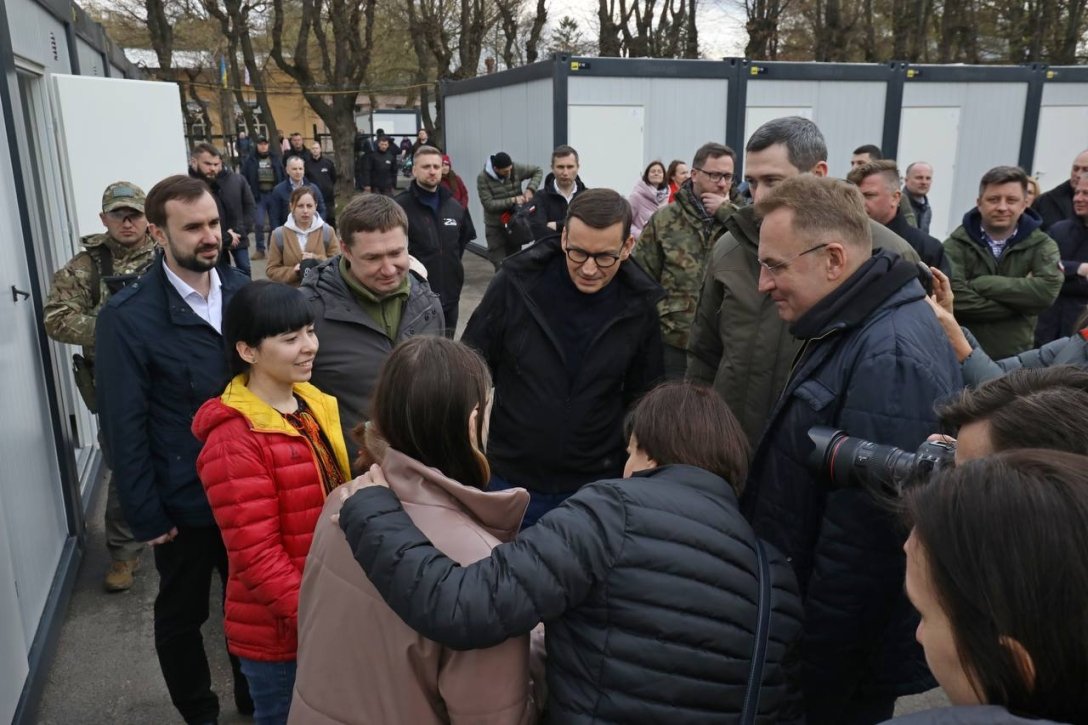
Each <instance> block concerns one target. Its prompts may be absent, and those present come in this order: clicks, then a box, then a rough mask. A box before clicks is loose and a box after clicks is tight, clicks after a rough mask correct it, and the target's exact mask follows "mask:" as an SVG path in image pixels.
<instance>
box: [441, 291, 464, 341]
mask: <svg viewBox="0 0 1088 725" xmlns="http://www.w3.org/2000/svg"><path fill="white" fill-rule="evenodd" d="M460 304H461V301H460V300H454V301H453V302H443V303H442V316H443V317H445V318H446V330H445V334H446V337H448V338H449V339H451V340H452V339H453V337H454V335H456V334H457V311H458V307H459V305H460Z"/></svg>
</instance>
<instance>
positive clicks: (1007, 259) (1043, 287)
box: [944, 214, 1065, 360]
mask: <svg viewBox="0 0 1088 725" xmlns="http://www.w3.org/2000/svg"><path fill="white" fill-rule="evenodd" d="M973 218H977V214H976V216H975V217H973ZM944 251H945V254H946V255H948V260H949V261H950V262H951V263H952V294H953V295H954V300H953V312H954V314H955V315H956V320H957V321H958V322H959V323H960V324H961V325H963V326H964V327H966V328H967V329H969V330H970V331H971V332H972V333H973V334H974V336H975V337H976V338H977V339H978V342H979V345H980V346H981V347H982V349H983V350H984V351H985V352H986V354H987V355H989V356H990V357H991V358H993V359H994V360H1001V359H1003V358H1007V357H1011V356H1013V355H1018V354H1020V353H1022V352H1024V351H1025V350H1030V349H1032V348H1033V347H1035V323H1036V321H1037V319H1038V316H1039V313H1040V312H1043V311H1044V310H1046V309H1047V308H1048V307H1050V305H1052V304H1053V303H1054V300H1055V299H1057V297H1058V293H1059V292H1060V291H1061V288H1062V281H1063V280H1064V279H1065V275H1064V274H1063V272H1062V267H1061V254H1060V252H1059V250H1058V243H1057V242H1055V241H1054V240H1053V239H1051V238H1050V237H1048V236H1047V235H1046V233H1045V232H1043V231H1042V230H1041V229H1035V230H1034V231H1033V232H1031V234H1029V235H1028V236H1027V237H1025V238H1024V239H1021V240H1019V241H1017V242H1015V243H1014V244H1012V245H1011V246H1009V247H1007V248H1006V249H1005V252H1004V254H1002V255H1001V259H1000V260H997V259H994V255H993V253H992V252H991V251H990V249H989V247H986V246H983V244H980V243H979V242H977V241H975V239H973V238H972V237H971V236H970V235H969V234H968V233H967V230H966V229H964V227H963V226H962V225H961V226H959V227H957V228H956V230H955V231H954V232H952V236H950V237H949V238H948V239H947V240H945V243H944Z"/></svg>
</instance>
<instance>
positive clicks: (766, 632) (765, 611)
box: [740, 537, 771, 725]
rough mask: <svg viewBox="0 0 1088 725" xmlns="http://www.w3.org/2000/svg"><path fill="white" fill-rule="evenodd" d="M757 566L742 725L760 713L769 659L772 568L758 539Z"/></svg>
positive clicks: (747, 723) (748, 724)
mask: <svg viewBox="0 0 1088 725" xmlns="http://www.w3.org/2000/svg"><path fill="white" fill-rule="evenodd" d="M756 565H757V567H758V569H757V574H758V577H759V609H758V611H757V613H756V617H757V621H756V637H755V646H754V647H753V648H752V666H751V669H749V671H748V689H747V692H745V694H744V710H743V711H742V712H741V716H740V725H754V723H755V721H756V715H757V714H758V713H759V690H760V686H761V685H762V684H763V665H764V662H765V660H766V659H767V639H768V638H769V637H770V630H771V567H770V564H769V563H768V562H767V552H766V551H765V550H764V548H763V542H762V541H760V540H759V538H758V537H757V538H756Z"/></svg>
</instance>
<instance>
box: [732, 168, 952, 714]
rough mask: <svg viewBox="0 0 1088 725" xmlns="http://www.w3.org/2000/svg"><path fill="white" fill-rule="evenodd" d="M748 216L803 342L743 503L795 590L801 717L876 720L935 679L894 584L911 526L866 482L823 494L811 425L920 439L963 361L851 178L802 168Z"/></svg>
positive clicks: (783, 309) (887, 439) (766, 275)
mask: <svg viewBox="0 0 1088 725" xmlns="http://www.w3.org/2000/svg"><path fill="white" fill-rule="evenodd" d="M745 171H746V172H747V173H750V174H754V173H757V170H756V169H753V168H746V169H745ZM755 213H756V215H757V216H758V217H759V218H760V219H761V220H762V223H761V225H760V228H759V247H758V257H757V264H758V267H759V292H760V293H762V294H763V295H766V296H767V297H768V298H769V299H770V301H771V303H772V304H773V306H774V309H775V311H776V312H777V314H778V317H780V318H781V320H782V321H783V323H784V324H785V325H786V326H787V328H788V332H789V334H790V335H791V336H792V337H794V338H797V339H798V340H801V348H800V351H799V353H798V354H797V356H796V357H795V359H794V360H793V367H792V371H791V373H790V375H789V378H788V380H787V382H786V386H785V390H784V391H783V392H782V394H781V395H780V396H779V397H778V399H777V403H775V404H774V406H773V408H772V410H771V413H770V418H769V419H768V422H767V425H766V427H765V428H764V431H763V435H762V437H761V439H760V442H759V444H758V446H757V447H756V449H755V455H754V456H753V459H752V468H751V470H750V473H749V476H748V481H747V485H746V488H745V491H744V495H743V496H742V498H741V509H742V511H743V512H744V514H745V515H746V516H747V517H748V519H749V521H750V522H751V523H752V527H753V528H754V529H755V531H756V533H757V534H758V535H759V536H760V537H761V538H762V539H764V540H765V541H768V542H770V543H771V544H773V545H774V546H775V547H776V548H777V549H778V550H779V551H781V552H782V553H783V554H785V556H786V559H787V561H789V562H790V563H791V565H792V566H793V570H794V573H795V574H796V575H797V580H798V583H799V584H800V587H801V591H802V592H803V593H804V597H805V602H804V604H805V635H804V643H803V645H802V652H801V655H802V661H803V670H802V685H803V688H804V694H805V710H806V713H807V717H808V722H809V723H810V724H814V725H819V724H822V723H827V724H828V725H830V724H831V723H835V724H836V725H841V724H843V723H856V724H858V725H860V724H861V723H874V722H881V721H883V720H885V719H888V718H890V717H891V716H892V711H893V709H894V706H895V700H896V698H897V697H898V696H900V695H905V694H911V693H916V692H921V691H923V690H926V689H928V688H929V687H930V686H931V683H932V681H931V679H930V677H929V675H928V673H927V671H926V667H925V660H924V657H923V654H922V650H921V648H920V647H919V646H918V644H917V643H916V642H915V641H914V636H913V635H914V629H915V627H916V626H917V623H918V619H917V615H916V614H914V612H913V611H912V609H911V607H910V605H909V603H908V602H907V599H906V597H905V596H904V594H903V587H902V576H903V572H904V566H905V559H904V557H903V552H902V546H903V542H904V540H905V538H906V537H905V532H904V530H903V529H902V527H901V526H900V525H899V523H898V521H897V520H896V517H895V515H894V514H893V513H892V512H891V510H890V509H887V508H882V507H881V505H880V504H879V503H878V502H877V499H876V498H875V497H874V496H873V495H872V493H871V492H870V491H868V490H865V489H863V488H840V489H831V488H829V487H828V486H827V485H826V483H825V482H824V481H823V480H821V478H820V476H819V475H818V474H816V473H814V472H813V470H812V469H811V468H810V467H809V464H808V459H809V454H810V452H811V451H812V441H811V440H810V438H809V430H810V429H811V428H812V427H813V426H830V427H832V428H836V429H840V430H845V431H847V432H849V434H850V435H852V436H857V437H860V438H863V439H865V440H870V441H877V442H879V443H883V444H890V445H894V446H897V447H900V448H903V449H905V450H914V449H915V448H917V447H918V445H919V444H921V443H922V442H923V441H924V440H926V437H927V436H928V434H929V432H930V431H932V430H934V429H935V428H934V426H936V425H937V416H936V414H935V413H934V409H933V406H934V404H935V403H936V402H937V401H938V400H940V399H941V398H943V397H945V396H947V395H949V394H951V393H953V392H955V391H957V390H959V389H960V388H961V387H962V384H963V383H962V379H961V377H960V369H959V364H958V363H957V361H956V358H955V356H954V355H953V353H952V348H951V346H950V345H949V344H948V341H947V339H946V338H945V336H944V333H943V332H942V331H941V328H940V326H939V324H938V323H937V321H936V319H935V318H934V316H933V314H932V312H931V311H930V310H929V306H928V304H927V303H926V293H925V290H924V289H923V288H922V285H921V284H920V283H919V281H918V269H917V266H916V264H915V263H914V262H913V261H911V262H908V261H906V260H905V259H903V258H902V257H901V256H899V255H898V254H894V253H892V252H889V251H888V250H887V249H882V250H876V251H875V252H874V248H873V237H872V226H871V224H870V220H869V218H868V217H867V216H866V213H865V205H864V201H863V199H862V196H861V194H860V193H859V191H858V189H857V188H856V187H854V186H852V185H850V184H848V183H846V182H844V181H839V180H837V179H829V178H821V177H819V176H815V175H812V174H800V175H796V176H794V177H793V178H789V179H786V180H784V181H781V182H779V183H776V184H775V185H774V188H772V189H770V190H769V191H767V192H766V193H764V194H761V195H760V196H759V201H757V202H756V208H755Z"/></svg>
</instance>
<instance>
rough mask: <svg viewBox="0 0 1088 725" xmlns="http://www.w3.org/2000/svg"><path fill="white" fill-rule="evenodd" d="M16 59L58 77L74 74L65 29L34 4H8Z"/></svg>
mask: <svg viewBox="0 0 1088 725" xmlns="http://www.w3.org/2000/svg"><path fill="white" fill-rule="evenodd" d="M4 5H5V6H6V8H7V13H8V22H9V23H10V25H11V44H12V47H13V49H14V50H15V55H16V56H20V57H22V58H25V59H26V60H30V61H33V62H34V63H38V64H40V65H42V66H44V67H45V68H46V69H47V70H50V71H52V72H54V73H71V72H72V61H71V59H70V57H69V55H68V40H67V37H66V35H65V32H64V25H62V24H61V23H60V22H58V21H57V20H56V18H54V17H53V16H52V15H50V14H49V13H47V12H46V11H45V10H43V9H42V8H41V7H39V6H38V5H37V4H35V3H34V2H32V0H5V2H4Z"/></svg>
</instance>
